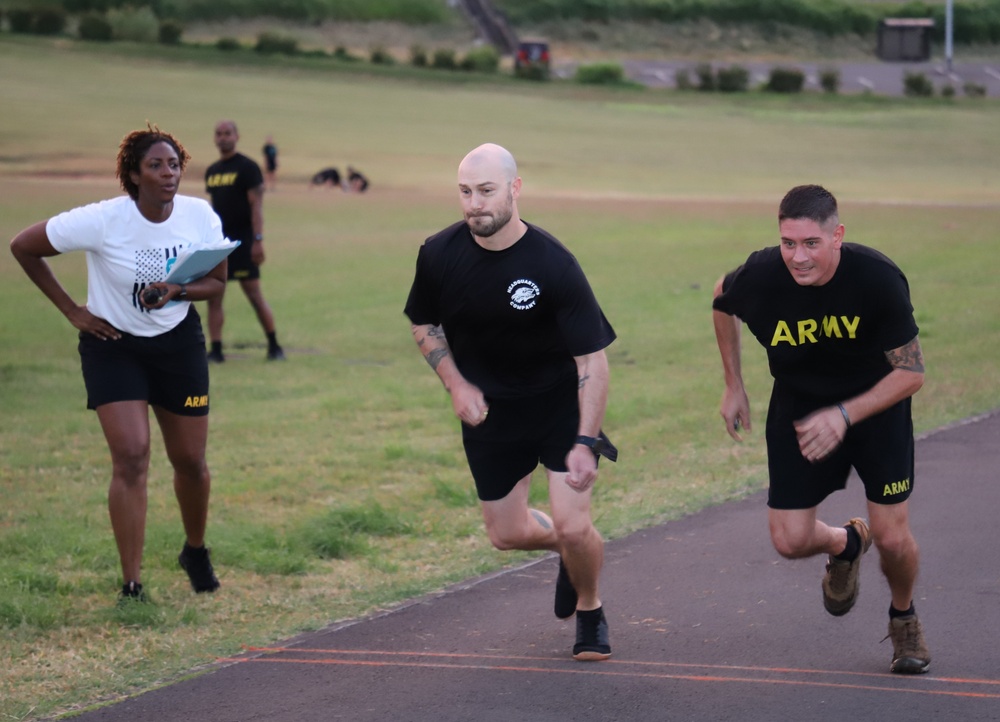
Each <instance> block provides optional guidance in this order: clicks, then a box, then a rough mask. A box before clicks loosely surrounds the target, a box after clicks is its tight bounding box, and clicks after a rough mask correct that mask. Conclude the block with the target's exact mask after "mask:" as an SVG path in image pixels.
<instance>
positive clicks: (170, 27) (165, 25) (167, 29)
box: [159, 20, 184, 45]
mask: <svg viewBox="0 0 1000 722" xmlns="http://www.w3.org/2000/svg"><path fill="white" fill-rule="evenodd" d="M183 34H184V26H183V25H181V24H180V23H179V22H177V21H176V20H164V21H163V22H162V23H160V35H159V38H160V42H161V43H163V44H164V45H180V43H181V36H182V35H183Z"/></svg>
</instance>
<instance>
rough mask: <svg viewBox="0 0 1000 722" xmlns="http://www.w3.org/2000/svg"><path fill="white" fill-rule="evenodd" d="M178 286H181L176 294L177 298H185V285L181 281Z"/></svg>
mask: <svg viewBox="0 0 1000 722" xmlns="http://www.w3.org/2000/svg"><path fill="white" fill-rule="evenodd" d="M180 286H181V292H180V293H178V294H177V298H187V295H188V290H187V286H186V285H185V284H183V283H182V284H180Z"/></svg>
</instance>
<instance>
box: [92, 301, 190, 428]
mask: <svg viewBox="0 0 1000 722" xmlns="http://www.w3.org/2000/svg"><path fill="white" fill-rule="evenodd" d="M153 313H156V311H153ZM79 350H80V360H81V362H82V366H83V381H84V384H85V385H86V387H87V408H88V409H96V408H97V407H98V406H102V405H104V404H110V403H112V402H114V401H136V400H142V401H148V402H149V403H150V404H151V405H153V406H161V407H163V408H164V409H166V410H167V411H170V412H171V413H174V414H179V415H180V416H205V415H206V414H207V413H208V361H207V359H206V357H205V335H204V333H202V330H201V319H200V318H199V317H198V312H197V311H196V310H195V308H194V306H193V305H192V306H191V309H190V310H189V311H188V315H187V317H186V318H185V319H184V320H183V321H181V322H180V323H179V324H178V325H177V326H175V327H174V328H172V329H171V330H170V331H167V332H166V333H163V334H160V335H159V336H152V337H149V338H146V337H144V336H133V335H132V334H129V333H124V332H122V337H121V338H120V339H118V340H117V341H110V340H109V341H102V340H101V339H99V338H97V337H96V336H93V335H91V334H89V333H88V334H85V333H81V334H80V344H79Z"/></svg>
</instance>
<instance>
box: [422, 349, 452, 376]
mask: <svg viewBox="0 0 1000 722" xmlns="http://www.w3.org/2000/svg"><path fill="white" fill-rule="evenodd" d="M447 355H448V349H446V348H436V349H433V350H432V351H430V352H429V353H427V354H425V355H424V358H425V359H426V360H427V363H428V364H430V367H431V368H432V369H434V370H435V371H437V367H438V365H439V364H440V363H441V359H443V358H444V357H445V356H447Z"/></svg>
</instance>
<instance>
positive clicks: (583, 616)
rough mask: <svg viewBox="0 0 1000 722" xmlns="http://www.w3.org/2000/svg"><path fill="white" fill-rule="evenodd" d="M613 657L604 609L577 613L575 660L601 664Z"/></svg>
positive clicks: (574, 646)
mask: <svg viewBox="0 0 1000 722" xmlns="http://www.w3.org/2000/svg"><path fill="white" fill-rule="evenodd" d="M610 656H611V645H610V644H609V643H608V620H607V619H605V618H604V607H598V608H597V609H594V610H592V611H586V612H585V611H582V610H581V611H579V612H577V613H576V644H575V645H573V659H576V660H578V661H580V662H600V661H601V660H602V659H607V658H608V657H610Z"/></svg>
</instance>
